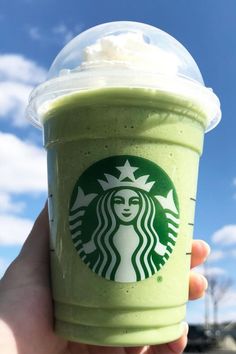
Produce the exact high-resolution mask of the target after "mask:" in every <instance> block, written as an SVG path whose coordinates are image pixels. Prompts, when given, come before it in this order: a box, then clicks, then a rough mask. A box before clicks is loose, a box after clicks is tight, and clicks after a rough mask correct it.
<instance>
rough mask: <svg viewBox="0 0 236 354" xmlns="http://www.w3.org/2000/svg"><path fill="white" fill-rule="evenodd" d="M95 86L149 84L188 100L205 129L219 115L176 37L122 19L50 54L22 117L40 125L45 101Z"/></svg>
mask: <svg viewBox="0 0 236 354" xmlns="http://www.w3.org/2000/svg"><path fill="white" fill-rule="evenodd" d="M99 87H146V88H155V89H157V90H161V91H164V92H169V93H174V94H178V95H179V96H182V97H184V98H189V99H192V100H193V101H194V102H196V103H197V104H199V105H200V107H201V108H202V110H203V112H204V113H205V114H206V116H207V119H208V122H207V129H206V130H210V129H212V128H213V127H215V126H216V125H217V124H218V122H219V121H220V118H221V111H220V103H219V100H218V98H217V96H216V95H215V94H214V93H213V92H212V90H211V89H208V88H206V87H205V85H204V81H203V78H202V75H201V72H200V70H199V68H198V66H197V64H196V62H195V61H194V59H193V58H192V56H191V55H190V54H189V52H188V51H187V50H186V49H185V48H184V47H183V46H182V45H181V44H180V43H179V42H178V41H177V40H176V39H174V38H173V37H172V36H170V35H169V34H167V33H166V32H164V31H162V30H160V29H158V28H155V27H153V26H150V25H146V24H143V23H137V22H123V21H122V22H111V23H106V24H102V25H99V26H95V27H93V28H90V29H89V30H87V31H85V32H83V33H81V34H79V35H78V36H77V37H75V38H74V39H72V40H71V41H70V42H69V43H68V44H67V45H66V46H65V47H64V48H63V49H62V50H61V52H60V53H59V54H58V56H57V57H56V58H55V60H54V62H53V64H52V66H51V68H50V70H49V73H48V80H47V81H46V82H45V83H43V84H41V85H39V86H38V87H37V88H36V89H35V90H34V91H33V92H32V94H31V97H30V102H29V106H28V108H27V116H28V118H29V119H31V120H32V121H33V123H34V124H36V125H37V126H41V121H40V116H41V115H42V114H43V112H45V110H46V106H47V105H48V103H49V102H50V101H51V100H53V99H56V98H57V97H60V96H63V95H66V94H69V93H72V92H76V91H80V90H87V89H92V88H99Z"/></svg>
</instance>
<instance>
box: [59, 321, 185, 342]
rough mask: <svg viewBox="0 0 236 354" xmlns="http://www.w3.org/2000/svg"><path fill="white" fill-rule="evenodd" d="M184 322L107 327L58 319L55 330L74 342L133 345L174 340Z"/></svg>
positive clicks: (180, 331) (181, 332)
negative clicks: (137, 326) (146, 326)
mask: <svg viewBox="0 0 236 354" xmlns="http://www.w3.org/2000/svg"><path fill="white" fill-rule="evenodd" d="M183 331H184V325H183V322H180V323H177V324H174V325H171V326H166V327H159V328H158V327H157V328H132V329H131V328H128V329H120V328H107V327H94V326H92V327H91V326H84V325H78V324H73V323H68V322H63V321H60V320H56V322H55V332H56V333H57V334H58V335H59V336H61V337H64V338H66V339H67V340H71V341H73V342H80V343H85V344H93V345H101V346H117V347H119V346H120V347H121V346H122V347H123V346H125V347H132V346H145V345H154V344H163V343H169V342H172V341H174V340H176V339H178V338H180V337H181V335H182V334H183Z"/></svg>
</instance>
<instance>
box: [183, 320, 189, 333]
mask: <svg viewBox="0 0 236 354" xmlns="http://www.w3.org/2000/svg"><path fill="white" fill-rule="evenodd" d="M183 327H184V330H183V334H184V335H186V336H187V335H188V331H189V326H188V323H187V322H183Z"/></svg>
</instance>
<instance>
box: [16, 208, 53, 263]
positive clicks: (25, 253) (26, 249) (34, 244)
mask: <svg viewBox="0 0 236 354" xmlns="http://www.w3.org/2000/svg"><path fill="white" fill-rule="evenodd" d="M18 258H19V260H21V261H25V262H30V263H43V264H48V262H49V224H48V208H47V203H46V204H45V206H44V208H43V210H42V211H41V213H40V214H39V216H38V217H37V219H36V221H35V223H34V225H33V228H32V230H31V232H30V234H29V236H28V237H27V239H26V241H25V243H24V244H23V246H22V249H21V251H20V254H19V256H18Z"/></svg>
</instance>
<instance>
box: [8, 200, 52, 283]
mask: <svg viewBox="0 0 236 354" xmlns="http://www.w3.org/2000/svg"><path fill="white" fill-rule="evenodd" d="M34 283H35V284H43V285H46V286H48V285H49V225H48V212H47V204H46V205H45V206H44V209H43V210H42V211H41V213H40V214H39V216H38V217H37V219H36V221H35V223H34V226H33V228H32V230H31V232H30V234H29V236H28V237H27V239H26V241H25V243H24V245H23V247H22V249H21V251H20V254H19V256H18V257H17V258H16V259H15V260H14V261H13V262H12V263H11V264H10V266H9V268H8V269H7V271H6V272H5V274H4V276H3V278H2V279H1V284H2V286H5V288H8V289H9V288H12V287H21V286H22V284H23V285H25V284H34Z"/></svg>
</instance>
